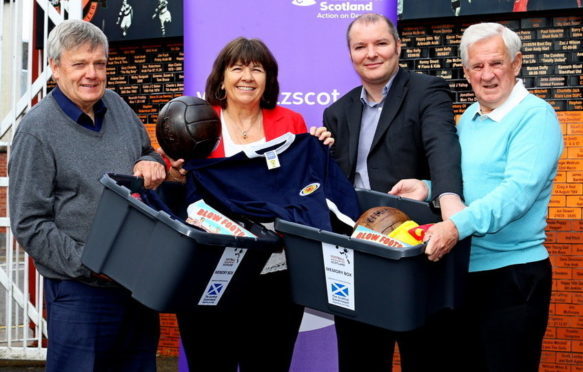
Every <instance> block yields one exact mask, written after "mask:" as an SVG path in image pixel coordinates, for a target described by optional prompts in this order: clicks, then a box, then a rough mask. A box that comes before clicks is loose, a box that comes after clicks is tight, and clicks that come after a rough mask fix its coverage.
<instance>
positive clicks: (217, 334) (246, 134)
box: [169, 37, 334, 372]
mask: <svg viewBox="0 0 583 372" xmlns="http://www.w3.org/2000/svg"><path fill="white" fill-rule="evenodd" d="M277 73H278V66H277V62H276V60H275V58H274V57H273V55H272V54H271V52H270V51H269V49H268V48H267V46H265V44H264V43H263V42H262V41H260V40H257V39H246V38H243V37H240V38H237V39H235V40H233V41H231V42H230V43H228V44H227V45H226V46H225V47H224V48H223V50H221V52H220V53H219V55H218V56H217V58H216V60H215V62H214V65H213V68H212V71H211V74H210V75H209V77H208V79H207V83H206V89H205V94H206V100H207V101H208V102H209V103H210V104H211V105H213V107H214V108H215V110H216V111H217V113H218V114H219V116H220V118H221V125H222V128H221V129H222V132H221V140H220V142H219V144H218V146H217V148H216V149H215V150H214V151H213V152H212V153H211V154H210V156H209V157H225V156H231V155H234V154H235V153H237V152H240V151H242V150H243V149H244V148H245V147H246V146H249V145H252V144H260V143H264V142H267V141H269V140H272V139H274V138H276V137H279V136H281V135H283V134H285V133H287V132H291V133H294V134H299V133H305V132H306V131H307V129H306V124H305V122H304V119H303V117H302V116H301V115H300V114H298V113H297V112H294V111H292V110H289V109H286V108H283V107H280V106H277V97H278V95H279V83H278V80H277ZM310 132H311V134H313V135H315V136H317V137H318V138H319V139H320V140H322V141H323V143H324V144H327V145H330V144H332V143H333V142H334V140H333V138H331V137H330V132H329V131H327V130H326V128H323V127H321V128H311V130H310ZM182 164H183V161H182V160H178V161H172V167H171V168H170V171H169V173H170V176H171V177H170V178H171V179H175V180H181V179H183V177H184V170H183V169H182ZM258 182H259V181H258ZM288 282H289V278H288V274H287V270H286V263H285V256H284V254H283V252H282V253H275V254H273V255H272V256H271V257H270V258H269V260H268V262H267V264H266V265H265V267H264V269H263V272H262V273H261V274H260V275H258V277H257V278H256V280H255V283H254V284H255V285H254V286H253V289H252V290H250V291H249V293H245V295H244V299H243V301H242V302H241V304H240V305H238V306H236V307H235V308H231V309H217V308H213V307H208V308H204V309H200V310H195V311H192V312H188V313H180V314H177V318H178V324H179V328H180V335H181V338H182V345H183V347H184V350H185V353H186V356H187V359H188V365H189V369H190V371H191V372H194V371H220V372H223V371H224V372H227V371H228V372H231V371H232V372H235V371H237V368H239V371H241V372H245V371H253V372H257V371H270V372H277V371H282V372H284V371H288V370H289V366H290V364H291V358H292V354H293V348H294V344H295V340H296V337H297V334H298V330H299V326H300V323H301V320H302V315H303V307H301V306H298V305H295V304H294V303H293V302H292V300H291V297H290V293H289V284H288ZM252 340H253V341H252Z"/></svg>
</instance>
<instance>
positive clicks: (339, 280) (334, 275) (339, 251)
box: [322, 243, 356, 310]
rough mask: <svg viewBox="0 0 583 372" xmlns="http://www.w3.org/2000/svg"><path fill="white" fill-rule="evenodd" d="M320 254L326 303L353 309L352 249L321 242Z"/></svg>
mask: <svg viewBox="0 0 583 372" xmlns="http://www.w3.org/2000/svg"><path fill="white" fill-rule="evenodd" d="M322 256H323V259H324V272H325V276H326V292H327V295H328V303H329V304H330V305H335V306H340V307H343V308H345V309H350V310H355V306H356V304H355V303H354V250H352V249H349V248H344V247H340V246H337V245H333V244H328V243H322Z"/></svg>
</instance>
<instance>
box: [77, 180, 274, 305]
mask: <svg viewBox="0 0 583 372" xmlns="http://www.w3.org/2000/svg"><path fill="white" fill-rule="evenodd" d="M100 182H101V183H102V184H103V185H104V190H103V194H102V196H101V200H100V202H99V205H98V208H97V212H96V215H95V219H94V222H93V225H92V229H91V232H90V234H89V237H88V239H87V244H86V246H85V249H84V252H83V255H82V262H83V264H84V265H86V266H87V267H88V268H90V269H91V270H93V271H94V272H97V273H101V274H105V275H107V276H109V277H110V278H112V279H113V280H115V281H116V282H117V283H119V284H121V285H122V286H124V287H125V288H127V289H128V290H130V291H131V292H132V296H133V297H134V298H135V299H136V300H138V301H139V302H141V303H142V304H144V305H146V306H148V307H149V308H151V309H154V310H157V311H160V312H179V311H188V310H190V309H193V308H195V307H196V306H200V305H198V303H199V300H200V298H201V297H202V296H203V295H205V293H206V292H205V289H206V288H207V285H208V284H209V280H210V279H211V277H212V275H213V273H214V271H215V268H216V266H217V263H218V262H219V260H220V258H221V256H222V254H223V251H224V250H225V247H234V248H249V249H248V250H247V252H246V254H245V255H244V257H243V259H242V260H241V261H240V263H239V266H238V268H237V270H236V271H235V273H234V275H233V276H232V278H231V280H230V282H229V284H228V286H227V288H226V290H225V292H224V293H223V294H222V297H220V301H219V302H218V304H217V305H216V306H217V307H220V308H223V307H229V306H232V305H233V304H235V303H236V302H237V301H238V300H239V299H240V298H241V296H243V295H244V293H245V288H247V286H249V285H253V278H255V277H256V276H257V274H258V273H259V272H261V270H262V268H263V266H264V264H265V263H266V262H267V259H268V257H269V255H270V254H271V253H272V252H273V251H275V250H277V249H280V248H281V247H282V242H281V239H280V238H279V237H278V236H277V235H276V234H274V233H273V232H271V231H268V230H266V229H265V228H263V226H261V225H258V224H251V225H246V226H245V227H246V228H247V229H249V230H250V231H251V232H253V233H254V234H255V235H257V238H248V237H235V236H228V235H219V234H211V233H207V232H205V231H202V230H200V229H198V228H195V227H193V226H190V225H188V224H186V223H184V222H182V221H181V220H179V219H175V218H172V217H171V216H170V215H169V214H168V213H165V212H161V211H158V210H155V209H153V208H151V207H149V206H148V205H146V204H145V203H143V202H142V201H141V200H138V199H136V198H134V197H133V196H132V195H131V194H132V193H135V192H138V191H140V190H141V189H142V182H141V179H138V178H136V177H131V176H122V175H112V174H109V175H104V176H103V177H102V178H101V180H100ZM158 190H159V193H160V194H161V199H165V200H172V199H173V203H174V204H180V202H181V198H183V196H184V187H183V186H182V185H180V184H174V183H164V184H162V186H160V187H159V188H158ZM177 199H178V200H177ZM182 200H183V199H182ZM177 202H178V203H177ZM184 208H186V206H184ZM221 288H222V289H224V287H221ZM221 288H216V287H215V288H213V290H215V291H216V290H221Z"/></svg>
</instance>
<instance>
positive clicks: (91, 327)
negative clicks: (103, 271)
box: [44, 279, 160, 372]
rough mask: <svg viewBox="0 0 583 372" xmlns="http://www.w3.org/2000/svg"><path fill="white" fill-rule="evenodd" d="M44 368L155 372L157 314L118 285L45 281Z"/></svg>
mask: <svg viewBox="0 0 583 372" xmlns="http://www.w3.org/2000/svg"><path fill="white" fill-rule="evenodd" d="M44 283H45V299H46V307H47V322H48V349H47V364H46V371H47V372H69V371H70V372H79V371H83V372H90V371H94V372H102V371H103V372H113V371H119V372H122V371H123V372H128V371H135V372H148V371H156V349H157V347H158V338H159V335H160V327H159V325H160V322H159V316H158V313H156V312H154V311H152V310H150V309H147V308H146V307H144V306H143V305H141V304H139V303H138V302H136V301H135V300H133V299H132V298H131V296H130V294H129V292H128V291H126V290H124V289H121V288H100V287H91V286H88V285H86V284H83V283H80V282H77V281H73V280H54V279H45V281H44Z"/></svg>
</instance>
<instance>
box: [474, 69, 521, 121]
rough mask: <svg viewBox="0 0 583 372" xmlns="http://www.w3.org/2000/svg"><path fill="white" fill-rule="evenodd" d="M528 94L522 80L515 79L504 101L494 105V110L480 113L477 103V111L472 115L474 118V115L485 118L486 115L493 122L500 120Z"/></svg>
mask: <svg viewBox="0 0 583 372" xmlns="http://www.w3.org/2000/svg"><path fill="white" fill-rule="evenodd" d="M528 94H529V93H528V90H526V88H525V87H524V83H523V82H522V79H516V84H514V87H513V88H512V92H510V95H509V96H508V98H507V99H506V101H504V103H503V104H501V105H500V106H498V107H496V108H495V109H494V110H492V111H491V112H489V113H487V114H482V110H481V108H480V106H479V105H478V111H477V112H476V114H475V115H474V119H475V118H476V117H478V116H480V117H484V118H486V117H487V118H490V119H492V120H494V121H495V122H500V121H502V119H504V117H505V116H506V114H508V113H509V112H510V111H512V110H513V109H514V108H515V107H516V106H518V104H519V103H520V102H521V101H522V100H523V99H524V98H525V97H526V96H527V95H528Z"/></svg>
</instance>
